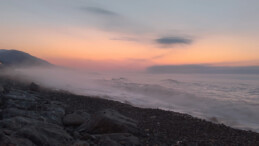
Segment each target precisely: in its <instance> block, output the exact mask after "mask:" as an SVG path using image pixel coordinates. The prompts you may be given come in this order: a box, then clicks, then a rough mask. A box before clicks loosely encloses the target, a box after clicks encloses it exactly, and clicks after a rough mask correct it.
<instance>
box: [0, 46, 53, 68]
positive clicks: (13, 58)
mask: <svg viewBox="0 0 259 146" xmlns="http://www.w3.org/2000/svg"><path fill="white" fill-rule="evenodd" d="M0 64H2V65H4V66H18V67H29V66H53V65H52V64H50V63H49V62H47V61H45V60H42V59H40V58H37V57H34V56H32V55H30V54H28V53H25V52H22V51H18V50H5V49H0Z"/></svg>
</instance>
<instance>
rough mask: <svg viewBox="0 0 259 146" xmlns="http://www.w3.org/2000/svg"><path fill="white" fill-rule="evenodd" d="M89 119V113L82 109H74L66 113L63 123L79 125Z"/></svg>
mask: <svg viewBox="0 0 259 146" xmlns="http://www.w3.org/2000/svg"><path fill="white" fill-rule="evenodd" d="M89 120H90V114H88V113H87V112H83V111H76V112H74V113H71V114H67V115H66V116H65V117H64V118H63V123H64V125H66V126H80V125H81V124H83V123H85V122H88V121H89Z"/></svg>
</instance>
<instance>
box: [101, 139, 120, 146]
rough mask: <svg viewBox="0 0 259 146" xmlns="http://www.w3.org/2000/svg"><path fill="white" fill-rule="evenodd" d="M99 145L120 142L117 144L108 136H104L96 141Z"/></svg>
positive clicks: (112, 144)
mask: <svg viewBox="0 0 259 146" xmlns="http://www.w3.org/2000/svg"><path fill="white" fill-rule="evenodd" d="M98 145H99V146H120V144H118V143H117V142H116V141H114V140H111V139H110V138H108V137H104V138H102V139H101V140H100V141H99V142H98Z"/></svg>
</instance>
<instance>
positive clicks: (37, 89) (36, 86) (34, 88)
mask: <svg viewBox="0 0 259 146" xmlns="http://www.w3.org/2000/svg"><path fill="white" fill-rule="evenodd" d="M29 89H30V90H31V91H35V92H38V91H40V86H39V85H37V84H36V83H34V82H32V83H31V84H30V86H29Z"/></svg>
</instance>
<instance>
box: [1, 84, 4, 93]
mask: <svg viewBox="0 0 259 146" xmlns="http://www.w3.org/2000/svg"><path fill="white" fill-rule="evenodd" d="M0 93H4V87H3V86H2V85H0Z"/></svg>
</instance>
